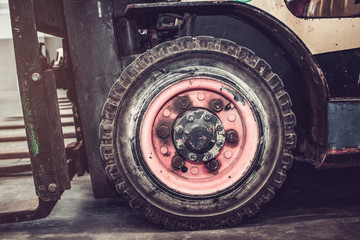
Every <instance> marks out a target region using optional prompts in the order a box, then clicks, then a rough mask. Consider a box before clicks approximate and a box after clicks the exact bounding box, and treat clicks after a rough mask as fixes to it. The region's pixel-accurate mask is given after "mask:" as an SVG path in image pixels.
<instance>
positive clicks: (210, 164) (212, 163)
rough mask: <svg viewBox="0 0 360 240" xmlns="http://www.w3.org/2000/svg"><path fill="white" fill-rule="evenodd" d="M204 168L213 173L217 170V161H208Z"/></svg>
mask: <svg viewBox="0 0 360 240" xmlns="http://www.w3.org/2000/svg"><path fill="white" fill-rule="evenodd" d="M206 167H207V168H208V169H209V170H210V171H215V170H216V169H218V168H219V161H218V160H216V159H213V160H210V161H208V162H207V163H206Z"/></svg>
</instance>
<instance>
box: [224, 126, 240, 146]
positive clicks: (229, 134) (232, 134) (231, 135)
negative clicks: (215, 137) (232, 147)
mask: <svg viewBox="0 0 360 240" xmlns="http://www.w3.org/2000/svg"><path fill="white" fill-rule="evenodd" d="M225 135H226V140H227V141H228V142H231V143H234V142H236V141H237V140H238V138H239V136H238V134H237V132H236V131H235V130H233V129H231V130H229V131H226V134H225Z"/></svg>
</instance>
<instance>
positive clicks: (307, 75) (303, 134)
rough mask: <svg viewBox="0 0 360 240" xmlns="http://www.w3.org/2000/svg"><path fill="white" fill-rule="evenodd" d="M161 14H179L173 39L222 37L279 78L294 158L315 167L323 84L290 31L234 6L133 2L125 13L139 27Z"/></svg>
mask: <svg viewBox="0 0 360 240" xmlns="http://www.w3.org/2000/svg"><path fill="white" fill-rule="evenodd" d="M204 9H205V10H204ZM163 13H173V14H176V15H178V16H179V15H180V16H183V18H182V24H181V27H180V30H179V33H178V36H177V37H181V36H201V35H207V36H213V37H216V38H225V39H228V40H231V41H234V42H235V43H237V44H239V45H242V46H245V47H247V48H249V49H251V50H252V51H254V52H255V53H256V54H257V55H258V56H259V57H261V58H263V59H264V60H266V61H267V62H268V63H269V64H270V65H271V67H272V69H273V71H274V72H275V73H277V74H278V75H279V76H280V77H281V78H282V80H283V82H284V85H285V90H286V91H287V92H288V93H289V94H290V97H291V99H292V102H293V110H294V112H295V114H296V116H297V127H296V133H297V136H298V143H297V148H296V150H295V152H294V153H295V155H296V157H297V158H298V159H302V160H305V161H309V162H311V163H313V164H315V165H318V164H319V163H320V162H321V161H322V159H323V158H324V156H325V153H326V149H327V148H326V147H327V107H326V105H327V100H328V91H327V84H326V82H325V78H324V76H323V74H322V71H321V69H320V68H319V66H318V64H317V63H316V62H315V60H314V58H313V56H312V55H311V53H310V52H309V51H308V49H307V48H306V46H304V44H303V43H302V42H301V40H300V39H298V38H297V36H296V35H295V34H294V33H292V32H291V30H290V29H288V28H287V27H286V26H284V25H283V24H282V23H280V22H279V21H278V20H277V19H275V18H273V17H272V16H270V15H269V14H267V13H265V12H262V11H260V10H259V9H255V8H254V7H252V6H249V5H246V4H239V3H229V4H225V3H222V4H220V3H218V4H217V3H204V4H190V3H189V4H187V3H178V4H177V3H172V4H170V5H169V6H167V5H166V4H164V5H162V6H154V5H151V4H148V5H146V4H142V5H141V4H139V6H137V5H136V4H135V5H134V6H133V7H132V8H130V9H129V10H128V12H127V15H128V16H131V18H135V19H136V18H137V17H140V16H141V17H140V18H141V22H142V23H143V22H144V19H146V18H148V19H154V15H156V14H163ZM138 20H139V19H138ZM139 22H140V21H138V23H139Z"/></svg>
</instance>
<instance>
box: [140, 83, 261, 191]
mask: <svg viewBox="0 0 360 240" xmlns="http://www.w3.org/2000/svg"><path fill="white" fill-rule="evenodd" d="M253 112H254V111H253V109H252V107H251V105H250V104H249V102H248V101H247V100H246V98H245V97H243V95H242V93H241V92H239V91H238V90H237V89H235V88H234V87H232V86H230V85H228V84H227V83H224V82H221V81H218V80H214V79H209V78H200V77H198V78H191V79H186V80H183V81H180V82H177V83H174V84H172V85H170V86H168V87H167V88H166V89H164V90H163V91H162V92H160V93H159V94H157V95H156V96H155V97H154V98H153V101H152V102H151V103H150V105H149V107H148V109H147V111H146V113H145V114H144V116H143V117H142V120H141V121H142V122H141V126H140V132H139V140H140V150H141V154H142V156H143V159H144V162H145V164H146V165H147V167H148V169H149V170H150V171H151V173H152V175H153V176H154V177H155V178H156V179H157V180H158V181H159V182H161V183H162V184H163V185H165V186H166V187H168V188H170V189H172V190H173V191H176V192H179V193H181V194H187V195H192V196H204V195H209V194H216V193H218V192H221V191H224V190H226V189H227V188H229V187H231V186H232V185H233V184H235V183H237V182H239V181H241V180H242V179H243V178H244V177H245V176H246V174H247V173H248V172H249V171H250V169H251V166H252V165H253V162H254V159H255V155H256V152H257V149H258V144H259V128H258V123H257V120H256V118H255V115H254V113H253Z"/></svg>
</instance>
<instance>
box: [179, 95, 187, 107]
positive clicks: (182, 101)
mask: <svg viewBox="0 0 360 240" xmlns="http://www.w3.org/2000/svg"><path fill="white" fill-rule="evenodd" d="M178 106H179V108H181V109H185V108H187V107H188V106H189V100H188V99H187V97H185V96H181V97H179V101H178Z"/></svg>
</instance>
